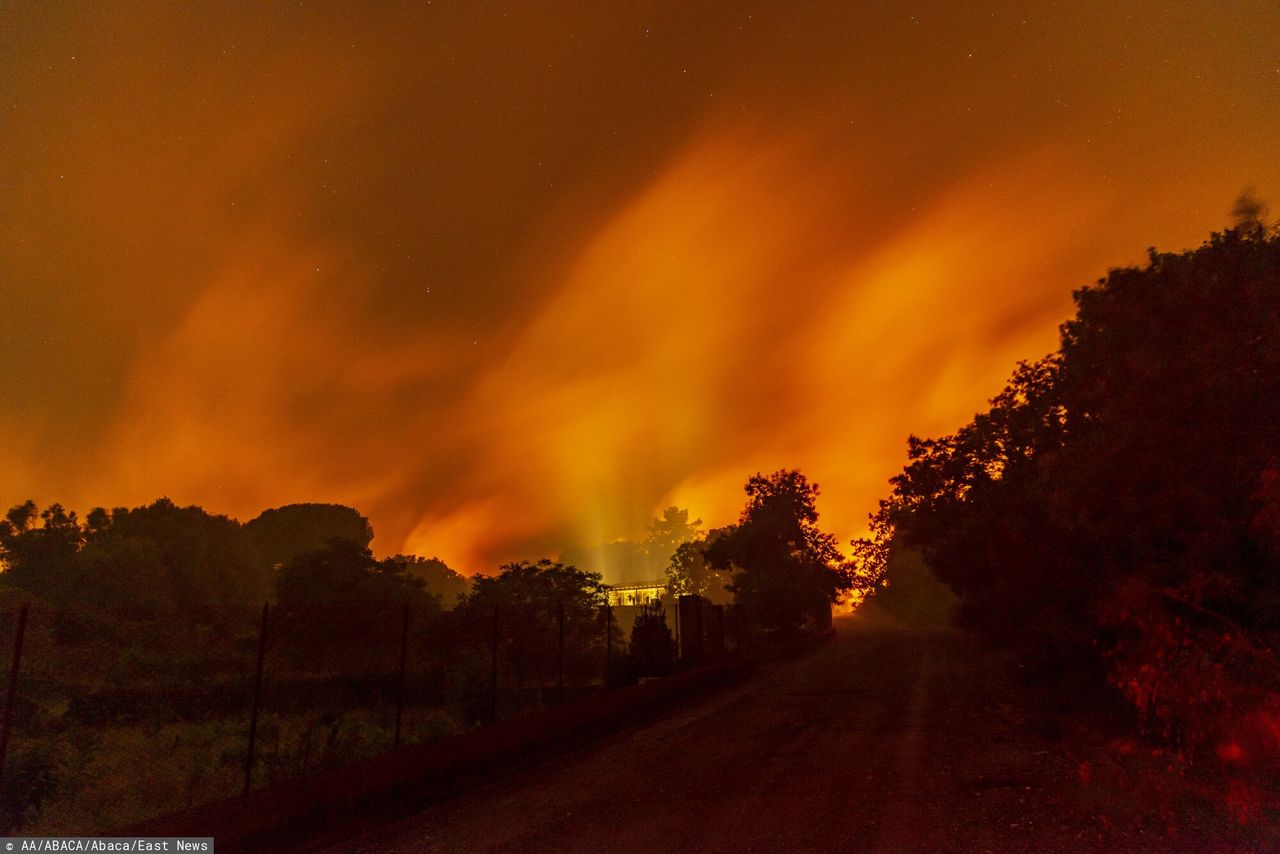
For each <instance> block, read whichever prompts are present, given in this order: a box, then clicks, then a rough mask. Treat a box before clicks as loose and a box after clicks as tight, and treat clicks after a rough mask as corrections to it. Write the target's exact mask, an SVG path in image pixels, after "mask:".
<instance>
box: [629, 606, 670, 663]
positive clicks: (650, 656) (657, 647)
mask: <svg viewBox="0 0 1280 854" xmlns="http://www.w3.org/2000/svg"><path fill="white" fill-rule="evenodd" d="M628 650H629V653H630V657H631V666H632V667H633V668H634V669H635V673H636V675H637V676H664V675H666V674H668V673H670V672H671V671H672V670H673V669H674V668H675V662H676V642H675V639H674V638H672V636H671V628H670V626H668V625H667V614H666V610H665V609H664V608H663V607H662V603H661V602H650V603H648V604H647V605H641V606H640V612H639V613H638V614H636V620H635V622H634V623H632V625H631V643H630V645H629V647H628Z"/></svg>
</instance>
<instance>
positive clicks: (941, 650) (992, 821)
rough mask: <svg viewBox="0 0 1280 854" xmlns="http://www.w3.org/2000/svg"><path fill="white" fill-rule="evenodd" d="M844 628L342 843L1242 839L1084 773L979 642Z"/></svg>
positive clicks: (850, 844) (905, 847)
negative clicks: (803, 650)
mask: <svg viewBox="0 0 1280 854" xmlns="http://www.w3.org/2000/svg"><path fill="white" fill-rule="evenodd" d="M836 625H837V631H838V634H837V637H836V640H835V641H833V642H832V643H831V644H829V645H828V646H826V647H823V648H821V649H819V650H817V651H815V652H813V653H811V654H809V655H808V656H807V657H804V658H802V659H800V660H798V661H794V662H789V663H785V664H779V665H777V666H774V667H770V668H767V669H765V670H764V671H763V672H761V673H760V674H758V675H757V676H755V677H753V678H751V679H750V680H748V681H747V682H745V683H742V684H739V685H736V686H734V687H732V688H729V689H725V690H723V691H720V692H718V693H716V694H715V695H714V696H710V697H707V698H704V699H702V700H700V701H698V702H696V703H694V704H691V705H689V706H686V707H683V708H681V709H678V710H676V711H675V712H673V713H672V714H671V715H669V716H668V717H665V718H664V719H662V720H660V721H658V722H656V723H653V724H650V725H647V726H644V727H642V728H638V729H634V730H631V731H628V732H624V733H622V734H619V735H617V736H614V737H612V738H609V739H607V740H605V741H602V742H600V743H597V744H595V745H593V746H591V747H588V748H584V749H582V750H579V751H576V752H574V753H571V754H568V755H565V756H562V757H560V758H558V759H556V760H553V761H551V762H548V763H544V764H542V765H539V766H536V767H532V768H529V769H527V770H524V771H521V772H519V773H516V774H514V775H513V776H511V777H508V778H507V779H505V780H503V781H501V782H499V783H496V784H493V785H490V786H487V787H485V788H483V789H479V790H476V791H474V792H471V793H469V794H467V795H464V796H462V797H460V798H458V799H456V800H453V801H450V802H447V803H442V804H439V805H436V806H434V807H431V808H429V809H427V810H425V811H423V812H421V813H418V814H416V815H414V816H411V817H409V818H406V819H403V820H401V821H399V822H397V823H395V824H392V825H389V826H387V827H384V828H382V829H380V830H377V831H375V832H373V833H370V834H367V835H365V836H364V837H361V838H359V839H355V840H351V841H348V842H347V843H345V844H343V845H340V846H337V847H335V848H334V849H333V850H334V851H344V852H351V851H355V852H421V851H466V852H471V851H557V852H562V851H610V852H616V851H646V852H667V851H717V852H719V851H723V852H730V851H732V852H742V851H759V852H796V851H992V852H1007V851H1072V852H1075V851H1082V850H1103V851H1110V850H1125V851H1133V850H1222V849H1224V848H1230V847H1232V846H1230V845H1226V844H1224V841H1223V840H1222V839H1221V838H1219V839H1217V840H1216V841H1215V839H1214V837H1213V833H1212V831H1211V829H1210V828H1208V827H1203V828H1197V827H1195V826H1191V827H1184V828H1179V829H1176V830H1175V831H1171V830H1170V827H1169V822H1168V820H1167V817H1166V818H1163V819H1162V818H1161V816H1160V815H1158V812H1159V810H1158V809H1157V808H1156V805H1155V804H1153V803H1152V802H1151V800H1150V795H1149V793H1146V792H1144V791H1142V790H1141V789H1139V788H1133V789H1123V788H1122V789H1121V790H1119V791H1116V790H1100V789H1099V788H1098V784H1097V781H1096V779H1094V780H1092V781H1091V780H1090V779H1089V775H1082V774H1081V773H1080V768H1081V762H1082V756H1084V755H1085V754H1087V753H1088V751H1089V750H1090V749H1092V748H1090V747H1089V746H1088V745H1081V744H1079V743H1073V744H1071V745H1068V744H1067V743H1066V742H1065V741H1064V740H1062V739H1061V737H1060V736H1058V735H1057V734H1056V733H1054V732H1052V728H1051V727H1049V726H1047V725H1045V722H1044V720H1043V715H1042V714H1041V715H1040V717H1039V718H1038V716H1037V713H1036V711H1035V709H1034V703H1033V702H1032V701H1031V700H1030V699H1029V695H1028V694H1026V692H1024V691H1023V690H1022V689H1020V688H1018V687H1016V686H1015V685H1013V684H1012V682H1011V680H1010V679H1009V676H1008V666H1007V664H1005V663H1003V662H1001V661H999V660H998V659H995V658H993V656H992V655H990V654H989V653H987V652H985V651H984V650H982V649H981V648H980V647H978V646H977V645H976V644H975V643H974V642H973V641H971V640H969V639H967V638H965V637H963V636H961V635H958V634H955V633H952V632H949V631H920V630H904V629H897V628H892V627H888V626H884V625H872V624H870V623H868V621H866V620H864V619H862V618H858V617H852V618H848V617H846V618H843V619H838V620H837V623H836ZM1095 776H1096V775H1095ZM1171 832H1172V833H1174V835H1171Z"/></svg>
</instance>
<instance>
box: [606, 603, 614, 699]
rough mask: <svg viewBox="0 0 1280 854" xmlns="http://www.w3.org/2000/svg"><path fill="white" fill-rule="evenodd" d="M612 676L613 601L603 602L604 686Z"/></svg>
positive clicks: (607, 684)
mask: <svg viewBox="0 0 1280 854" xmlns="http://www.w3.org/2000/svg"><path fill="white" fill-rule="evenodd" d="M612 676H613V603H612V602H610V601H609V600H608V599H606V600H605V602H604V687H606V688H608V687H609V680H610V678H612Z"/></svg>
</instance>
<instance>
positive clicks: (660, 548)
mask: <svg viewBox="0 0 1280 854" xmlns="http://www.w3.org/2000/svg"><path fill="white" fill-rule="evenodd" d="M701 526H702V520H701V519H694V520H693V521H692V522H690V521H689V511H688V510H685V509H684V508H681V507H676V506H674V505H672V506H671V507H668V508H666V509H665V510H663V511H662V515H661V516H659V517H658V518H657V519H654V520H653V521H652V522H650V523H649V535H648V536H647V537H646V538H645V541H644V548H645V551H646V552H647V553H648V556H649V565H650V566H652V567H654V568H655V569H657V570H659V571H661V570H662V569H663V568H665V567H666V566H668V565H669V564H670V563H671V559H672V557H673V556H674V555H675V553H676V549H678V548H679V547H680V545H681V544H682V543H687V542H692V541H694V540H697V539H699V534H700V531H699V529H700V528H701ZM653 577H655V578H656V577H657V576H656V575H654V576H653Z"/></svg>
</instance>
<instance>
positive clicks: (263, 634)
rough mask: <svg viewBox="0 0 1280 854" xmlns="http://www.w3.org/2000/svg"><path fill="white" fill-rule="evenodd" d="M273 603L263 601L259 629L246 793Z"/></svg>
mask: <svg viewBox="0 0 1280 854" xmlns="http://www.w3.org/2000/svg"><path fill="white" fill-rule="evenodd" d="M270 608H271V605H270V603H268V602H263V603H262V627H261V628H260V629H259V630H258V670H257V674H256V675H255V676H254V679H253V711H252V712H251V713H250V715H249V749H248V750H247V751H246V752H245V756H244V793H245V794H246V795H247V794H249V788H250V787H251V786H252V784H253V749H254V747H256V746H257V741H258V707H259V705H261V703H262V662H263V659H265V658H266V656H267V612H268V611H269V610H270Z"/></svg>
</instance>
